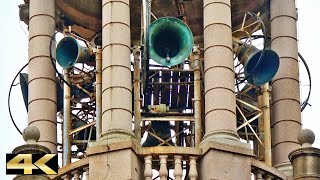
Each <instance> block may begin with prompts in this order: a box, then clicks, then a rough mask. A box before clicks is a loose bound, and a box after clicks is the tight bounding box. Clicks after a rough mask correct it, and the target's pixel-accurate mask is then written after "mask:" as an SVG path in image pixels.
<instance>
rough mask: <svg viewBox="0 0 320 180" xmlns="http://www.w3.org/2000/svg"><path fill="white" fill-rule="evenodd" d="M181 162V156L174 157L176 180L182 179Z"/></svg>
mask: <svg viewBox="0 0 320 180" xmlns="http://www.w3.org/2000/svg"><path fill="white" fill-rule="evenodd" d="M181 160H182V156H178V155H176V156H174V172H173V175H174V178H175V179H176V180H181V179H182V173H183V172H182V166H181Z"/></svg>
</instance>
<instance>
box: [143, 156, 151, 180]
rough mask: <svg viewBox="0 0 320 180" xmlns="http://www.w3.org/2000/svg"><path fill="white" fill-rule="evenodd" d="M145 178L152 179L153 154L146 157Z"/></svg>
mask: <svg viewBox="0 0 320 180" xmlns="http://www.w3.org/2000/svg"><path fill="white" fill-rule="evenodd" d="M143 174H144V178H145V180H152V156H146V157H144V173H143Z"/></svg>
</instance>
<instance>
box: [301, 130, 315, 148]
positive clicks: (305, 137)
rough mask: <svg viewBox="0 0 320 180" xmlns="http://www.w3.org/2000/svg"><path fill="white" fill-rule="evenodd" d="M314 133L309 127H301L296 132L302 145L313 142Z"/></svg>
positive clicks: (305, 145)
mask: <svg viewBox="0 0 320 180" xmlns="http://www.w3.org/2000/svg"><path fill="white" fill-rule="evenodd" d="M314 140H315V135H314V133H313V131H311V130H310V129H302V130H301V132H300V133H299V134H298V142H299V144H301V146H302V147H311V145H312V144H313V143H314Z"/></svg>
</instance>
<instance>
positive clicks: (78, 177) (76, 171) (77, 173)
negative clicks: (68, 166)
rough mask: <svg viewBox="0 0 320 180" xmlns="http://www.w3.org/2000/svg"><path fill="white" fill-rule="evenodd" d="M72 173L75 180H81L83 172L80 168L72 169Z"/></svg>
mask: <svg viewBox="0 0 320 180" xmlns="http://www.w3.org/2000/svg"><path fill="white" fill-rule="evenodd" d="M71 174H72V175H73V179H74V180H80V179H81V178H80V174H81V172H80V171H79V170H75V171H72V172H71Z"/></svg>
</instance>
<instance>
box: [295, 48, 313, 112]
mask: <svg viewBox="0 0 320 180" xmlns="http://www.w3.org/2000/svg"><path fill="white" fill-rule="evenodd" d="M298 56H299V57H300V59H301V61H302V63H303V65H304V67H305V68H306V70H307V73H308V76H309V86H310V87H309V92H308V96H307V98H306V99H305V100H304V101H303V103H302V104H301V112H302V111H303V110H304V109H305V108H306V106H307V105H308V104H309V103H308V102H309V99H310V95H311V73H310V70H309V67H308V64H307V62H306V61H305V59H304V58H303V57H302V55H301V54H300V53H298ZM309 105H310V104H309Z"/></svg>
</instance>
